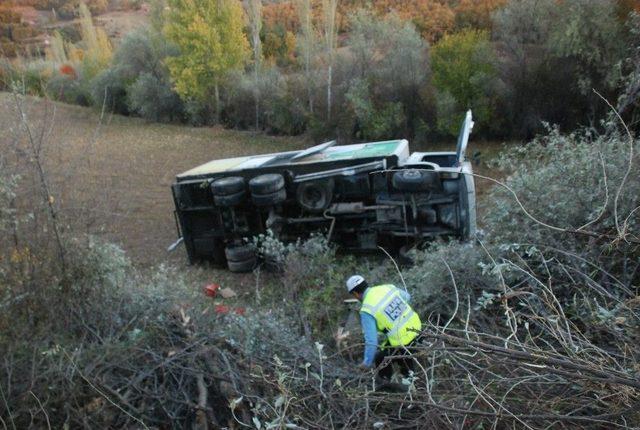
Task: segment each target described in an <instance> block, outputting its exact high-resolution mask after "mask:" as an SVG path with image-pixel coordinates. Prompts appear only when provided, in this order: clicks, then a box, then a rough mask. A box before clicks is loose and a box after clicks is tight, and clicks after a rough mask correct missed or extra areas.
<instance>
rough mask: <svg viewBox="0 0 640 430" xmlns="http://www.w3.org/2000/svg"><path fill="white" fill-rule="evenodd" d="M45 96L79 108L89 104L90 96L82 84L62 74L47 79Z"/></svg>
mask: <svg viewBox="0 0 640 430" xmlns="http://www.w3.org/2000/svg"><path fill="white" fill-rule="evenodd" d="M47 95H48V96H49V97H51V98H52V99H54V100H59V101H62V102H64V103H72V104H77V105H80V106H89V105H90V104H91V95H90V94H89V93H88V92H87V89H86V86H85V84H84V82H83V81H82V80H80V79H77V78H74V77H71V76H67V75H64V74H55V75H54V76H53V77H52V78H51V79H49V82H47Z"/></svg>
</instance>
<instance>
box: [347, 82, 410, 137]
mask: <svg viewBox="0 0 640 430" xmlns="http://www.w3.org/2000/svg"><path fill="white" fill-rule="evenodd" d="M350 87H351V88H350V89H349V91H348V92H347V94H346V98H347V101H348V102H349V105H350V107H351V109H352V110H353V112H354V115H355V119H356V125H355V129H356V130H357V131H356V132H355V137H356V138H357V139H365V140H376V139H377V140H380V139H385V138H391V137H395V136H397V135H399V134H400V131H401V130H402V129H403V128H404V125H405V117H404V113H403V109H402V104H401V103H383V104H382V106H380V107H377V106H374V103H373V101H372V100H371V98H372V97H371V94H370V90H369V86H368V85H367V83H366V82H364V81H354V82H353V83H352V84H351V85H350Z"/></svg>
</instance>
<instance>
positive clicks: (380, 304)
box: [372, 287, 396, 315]
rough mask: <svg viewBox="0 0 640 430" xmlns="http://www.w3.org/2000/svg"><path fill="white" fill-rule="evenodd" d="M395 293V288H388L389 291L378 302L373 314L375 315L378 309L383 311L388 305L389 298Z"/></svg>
mask: <svg viewBox="0 0 640 430" xmlns="http://www.w3.org/2000/svg"><path fill="white" fill-rule="evenodd" d="M395 293H396V288H395V287H390V289H389V291H387V294H385V295H384V296H383V297H382V299H380V301H379V302H378V304H377V305H376V306H375V307H374V308H373V311H372V312H373V314H374V315H375V314H376V313H377V312H378V311H379V310H380V309H384V308H385V307H386V306H387V305H388V304H389V303H388V302H389V301H390V300H389V297H391V296H392V295H393V294H395Z"/></svg>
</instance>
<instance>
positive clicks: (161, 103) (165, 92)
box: [127, 72, 183, 121]
mask: <svg viewBox="0 0 640 430" xmlns="http://www.w3.org/2000/svg"><path fill="white" fill-rule="evenodd" d="M127 93H128V94H127V103H128V106H129V110H130V111H131V112H132V113H136V114H138V115H140V116H141V117H143V118H146V119H150V120H152V121H174V120H176V119H179V118H181V117H182V114H183V113H182V109H183V107H182V101H181V100H180V97H178V95H177V94H176V93H175V92H174V91H173V89H171V86H169V85H168V82H167V81H164V80H161V79H158V78H157V77H155V76H154V75H152V74H150V73H147V72H144V73H142V74H141V75H140V76H138V78H137V79H136V80H135V82H133V83H132V84H131V85H129V87H128V88H127Z"/></svg>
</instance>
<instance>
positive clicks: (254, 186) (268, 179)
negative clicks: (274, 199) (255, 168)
mask: <svg viewBox="0 0 640 430" xmlns="http://www.w3.org/2000/svg"><path fill="white" fill-rule="evenodd" d="M249 188H250V189H251V194H253V195H260V196H262V195H265V194H273V193H275V192H276V191H280V190H281V189H283V188H284V177H283V176H282V175H280V174H279V173H268V174H266V175H260V176H256V177H255V178H253V179H251V180H250V181H249Z"/></svg>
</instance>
